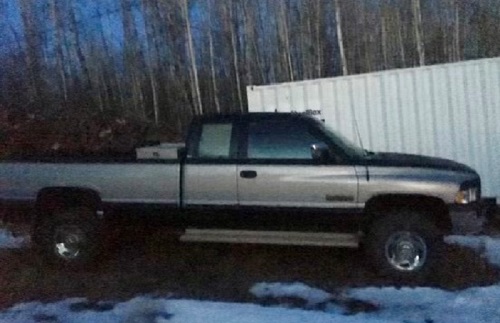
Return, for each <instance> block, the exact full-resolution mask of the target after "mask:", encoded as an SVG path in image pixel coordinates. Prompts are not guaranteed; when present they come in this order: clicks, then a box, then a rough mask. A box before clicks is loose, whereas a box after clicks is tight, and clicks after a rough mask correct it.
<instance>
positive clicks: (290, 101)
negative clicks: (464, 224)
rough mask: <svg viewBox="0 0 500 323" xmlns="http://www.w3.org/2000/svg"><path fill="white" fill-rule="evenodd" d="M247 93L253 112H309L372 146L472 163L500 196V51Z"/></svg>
mask: <svg viewBox="0 0 500 323" xmlns="http://www.w3.org/2000/svg"><path fill="white" fill-rule="evenodd" d="M247 94H248V110H249V112H273V111H278V112H290V111H297V112H306V111H307V112H310V113H313V114H317V115H318V116H320V118H321V119H324V120H325V122H326V123H328V124H329V125H331V126H332V127H333V128H335V129H337V130H338V131H339V132H341V133H342V134H344V135H345V136H346V137H348V138H351V139H352V140H353V141H356V142H358V143H359V142H360V139H361V142H362V144H363V147H364V148H366V149H369V150H373V151H394V152H406V153H414V154H423V155H430V156H438V157H444V158H449V159H453V160H457V161H459V162H462V163H465V164H467V165H470V166H472V167H473V168H475V169H476V170H477V171H478V172H479V173H480V175H481V178H482V181H483V196H489V197H496V198H497V202H500V57H499V58H492V59H481V60H474V61H467V62H460V63H450V64H442V65H434V66H425V67H418V68H408V69H397V70H389V71H382V72H377V73H369V74H361V75H352V76H345V77H334V78H323V79H315V80H307V81H300V82H290V83H281V84H274V85H264V86H249V87H247ZM356 123H357V125H358V128H359V134H360V139H359V138H358V136H357V131H356Z"/></svg>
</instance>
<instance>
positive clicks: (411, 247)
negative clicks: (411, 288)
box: [367, 211, 442, 282]
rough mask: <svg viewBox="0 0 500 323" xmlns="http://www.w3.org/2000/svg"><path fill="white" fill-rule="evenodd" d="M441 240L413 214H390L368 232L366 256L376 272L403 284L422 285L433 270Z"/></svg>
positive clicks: (419, 216)
mask: <svg viewBox="0 0 500 323" xmlns="http://www.w3.org/2000/svg"><path fill="white" fill-rule="evenodd" d="M441 245H442V237H441V235H440V234H439V231H438V230H437V228H436V226H435V225H434V224H433V223H432V222H430V221H429V220H427V218H425V216H424V215H422V214H420V213H418V212H414V211H399V212H393V213H390V214H388V215H386V216H385V217H383V218H381V219H378V220H376V221H375V222H374V223H373V226H372V228H371V229H370V230H369V231H368V236H367V252H368V254H369V257H370V258H371V259H372V262H373V264H374V266H375V267H376V269H377V270H378V272H379V273H380V274H382V275H384V276H389V277H392V278H395V279H396V280H399V281H403V282H412V281H421V280H423V279H425V278H426V277H427V275H428V274H429V273H430V272H431V271H432V269H433V268H435V267H436V263H437V260H438V258H439V253H440V249H441Z"/></svg>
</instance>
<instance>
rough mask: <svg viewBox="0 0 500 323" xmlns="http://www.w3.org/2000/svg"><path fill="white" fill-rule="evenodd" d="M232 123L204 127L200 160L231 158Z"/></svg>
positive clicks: (201, 136) (200, 145) (199, 147)
mask: <svg viewBox="0 0 500 323" xmlns="http://www.w3.org/2000/svg"><path fill="white" fill-rule="evenodd" d="M232 130H233V126H232V124H231V123H207V124H204V125H203V126H202V129H201V135H200V142H199V145H198V157H199V158H229V157H230V152H231V133H232Z"/></svg>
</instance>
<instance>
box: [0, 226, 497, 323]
mask: <svg viewBox="0 0 500 323" xmlns="http://www.w3.org/2000/svg"><path fill="white" fill-rule="evenodd" d="M445 241H446V242H447V243H451V244H459V245H462V246H465V247H468V248H472V249H474V250H476V251H477V252H479V253H481V254H482V255H483V256H484V257H486V258H487V259H488V260H489V261H490V262H491V263H492V264H494V265H497V266H500V238H491V237H487V236H466V237H464V236H449V237H446V239H445ZM24 243H25V238H22V237H21V238H16V237H13V236H12V234H10V233H9V232H8V231H6V230H3V229H0V248H2V247H3V248H6V247H7V248H12V247H20V246H22V245H23V244H24ZM249 292H250V293H251V294H253V295H254V296H255V297H256V298H257V299H259V300H260V303H265V302H263V301H264V300H269V299H274V300H276V302H273V303H272V304H277V305H272V306H264V305H257V304H244V303H221V302H209V301H197V300H177V299H170V298H152V297H148V296H142V297H137V298H134V299H131V300H129V301H126V302H121V303H111V302H102V303H92V302H88V301H86V300H84V299H66V300H64V301H60V302H56V303H49V304H42V303H39V302H32V303H22V304H18V305H16V306H14V307H12V308H10V309H7V310H5V311H2V312H0V323H4V322H5V323H7V322H9V323H11V322H12V323H16V322H19V323H21V322H23V323H24V322H47V323H48V322H54V323H56V322H57V323H66V322H67V323H73V322H75V323H87V322H103V323H107V322H109V323H111V322H113V323H114V322H125V323H142V322H144V323H146V322H158V323H160V322H168V323H233V322H234V323H266V322H269V323H280V322H286V323H295V322H297V323H299V322H301V323H308V322H310V323H323V322H325V323H336V322H343V323H344V322H345V323H361V322H365V323H379V322H389V323H391V322H397V323H432V322H436V323H446V322H450V323H451V322H453V323H461V322H464V323H465V322H477V323H481V322H497V321H498V320H499V319H498V318H499V317H500V283H499V284H497V285H494V286H488V287H475V288H469V289H466V290H462V291H455V292H452V291H444V290H441V289H437V288H428V287H422V288H394V287H384V288H376V287H368V288H355V289H346V290H343V291H337V292H335V293H328V292H326V291H323V290H321V289H317V288H313V287H309V286H307V285H305V284H303V283H287V284H285V283H279V282H277V283H258V284H255V285H254V286H253V287H252V288H251V289H250V290H249ZM289 299H296V300H301V301H302V303H303V304H305V305H303V307H304V308H306V309H300V308H290V304H287V300H289ZM353 302H354V303H356V304H358V305H359V304H361V305H365V307H364V308H365V309H369V310H366V311H362V310H361V311H359V312H358V313H356V311H353V310H352V308H349V304H352V303H353ZM367 305H369V306H367ZM358 308H363V307H359V306H358Z"/></svg>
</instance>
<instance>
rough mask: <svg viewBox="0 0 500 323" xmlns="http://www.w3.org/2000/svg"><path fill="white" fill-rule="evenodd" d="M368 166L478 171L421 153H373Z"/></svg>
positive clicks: (367, 162) (367, 157) (368, 157)
mask: <svg viewBox="0 0 500 323" xmlns="http://www.w3.org/2000/svg"><path fill="white" fill-rule="evenodd" d="M365 161H366V165H367V166H382V167H419V168H433V169H443V170H450V171H456V172H464V173H474V174H475V173H476V171H475V170H474V169H472V168H471V167H469V166H467V165H464V164H460V163H457V162H455V161H452V160H449V159H444V158H436V157H429V156H421V155H410V154H398V153H386V152H380V153H371V154H370V155H368V156H366V158H365Z"/></svg>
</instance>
